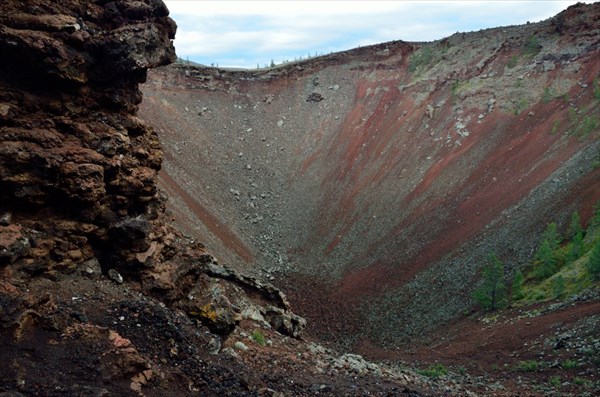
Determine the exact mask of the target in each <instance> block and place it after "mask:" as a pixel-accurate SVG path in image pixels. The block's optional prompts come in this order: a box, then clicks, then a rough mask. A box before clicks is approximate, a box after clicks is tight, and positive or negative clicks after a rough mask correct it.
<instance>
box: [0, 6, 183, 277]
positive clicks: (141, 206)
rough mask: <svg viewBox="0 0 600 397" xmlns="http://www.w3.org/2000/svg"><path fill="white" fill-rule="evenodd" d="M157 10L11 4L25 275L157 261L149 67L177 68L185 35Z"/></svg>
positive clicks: (4, 100)
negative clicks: (145, 95) (146, 101)
mask: <svg viewBox="0 0 600 397" xmlns="http://www.w3.org/2000/svg"><path fill="white" fill-rule="evenodd" d="M151 4H152V3H144V2H111V3H108V2H79V1H64V2H60V3H59V4H56V5H55V4H50V3H47V2H42V1H40V2H35V1H34V2H17V1H14V2H13V1H9V2H3V4H2V9H1V11H2V13H1V17H0V29H1V30H0V50H1V51H2V62H1V63H0V68H1V75H2V78H1V81H0V108H1V112H0V123H1V124H0V128H1V134H0V140H1V146H0V183H1V184H2V190H1V192H0V212H2V214H6V213H8V214H10V215H11V218H12V221H11V222H10V224H11V225H12V226H11V225H9V226H3V227H4V228H12V229H13V230H14V231H15V232H16V229H19V233H21V234H22V237H21V238H17V240H18V241H22V242H25V241H27V242H28V243H22V244H21V245H23V244H25V245H28V247H27V248H28V249H27V252H23V248H24V247H21V248H19V249H20V250H21V252H20V255H19V256H20V258H19V261H18V263H16V264H15V258H14V257H12V258H10V260H9V262H12V263H13V264H14V266H17V267H19V268H20V269H21V270H23V271H25V272H29V273H32V274H35V273H40V272H44V273H52V274H55V273H57V272H62V271H73V270H74V269H76V268H78V267H80V266H81V264H82V263H84V262H85V261H88V260H91V259H93V258H98V259H99V260H100V263H101V265H102V266H103V268H104V270H105V271H107V270H108V268H116V269H118V270H119V271H121V272H124V273H129V274H135V273H137V272H138V271H139V270H138V269H139V268H140V267H143V266H144V265H149V264H151V263H152V258H153V256H155V253H156V252H158V250H157V245H158V241H159V240H160V239H161V237H162V236H163V235H164V231H163V230H160V229H159V228H157V227H155V221H156V219H157V218H158V217H159V214H160V212H161V211H162V205H163V204H162V201H161V199H160V197H159V196H158V194H157V187H156V175H157V172H158V170H159V169H160V166H161V161H162V152H161V149H160V144H159V142H158V137H157V135H156V133H155V132H154V131H153V130H152V129H150V128H149V127H148V126H146V125H145V124H144V123H143V122H142V121H141V120H139V119H138V118H136V117H135V111H136V110H137V105H138V104H139V102H140V101H141V93H140V91H139V89H138V84H139V83H140V82H143V81H144V80H145V77H146V70H147V69H148V68H150V67H155V66H159V65H164V64H167V63H169V62H172V61H173V60H174V59H175V52H174V49H173V46H172V44H171V43H170V40H171V39H173V38H174V35H175V28H176V27H175V23H174V22H173V21H172V20H171V19H169V18H168V17H167V15H168V10H167V9H166V7H165V6H164V5H160V2H156V4H153V6H151ZM15 238H16V237H15ZM5 249H7V250H9V251H14V250H15V249H16V247H12V248H11V247H6V248H5Z"/></svg>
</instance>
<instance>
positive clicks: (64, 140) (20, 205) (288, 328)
mask: <svg viewBox="0 0 600 397" xmlns="http://www.w3.org/2000/svg"><path fill="white" fill-rule="evenodd" d="M175 29H176V25H175V23H174V21H173V20H171V19H170V18H169V17H168V10H167V8H166V7H165V5H164V4H163V3H162V1H160V0H144V1H130V0H117V1H104V0H88V1H79V0H77V1H75V0H65V1H61V2H54V1H50V0H29V1H3V2H2V3H1V4H0V54H2V56H1V59H0V346H2V347H1V348H0V356H1V357H3V360H2V363H0V372H2V373H3V379H2V381H0V394H3V393H1V392H4V391H8V392H10V393H13V392H14V393H16V391H15V390H19V391H21V392H24V393H27V394H34V395H106V394H107V393H109V394H114V395H125V394H126V393H128V392H129V393H131V392H132V391H133V392H138V393H140V394H141V393H142V387H146V386H147V385H148V384H149V383H151V382H154V383H155V384H154V387H155V388H156V389H160V390H162V392H161V393H163V394H162V395H165V394H164V393H167V392H165V390H173V389H182V390H183V389H186V390H187V388H188V387H190V386H189V384H190V383H189V382H188V381H187V380H186V381H182V379H188V380H189V379H192V378H194V379H195V380H194V381H193V382H200V383H201V382H204V383H205V384H206V383H207V382H208V383H210V384H211V385H212V386H211V387H213V388H212V389H210V388H209V389H210V390H212V391H211V392H208V393H209V394H210V395H226V394H227V393H233V394H235V393H238V395H239V393H240V390H241V389H244V390H247V388H244V387H242V386H240V382H238V381H237V378H236V381H235V382H233V383H232V381H231V380H230V379H226V381H223V383H221V380H220V379H221V378H219V377H224V378H227V377H231V374H230V373H228V370H226V369H223V368H221V367H219V368H216V369H212V370H211V369H208V370H207V368H208V367H210V366H208V367H207V365H205V364H204V363H203V362H202V360H200V359H199V358H198V354H203V351H204V350H206V349H204V350H203V349H202V348H194V349H192V348H191V347H190V346H191V345H195V344H202V343H204V342H206V337H204V336H202V337H199V335H214V337H215V338H217V339H216V340H219V341H220V342H219V345H220V343H222V342H224V341H225V340H226V339H227V337H228V336H229V334H230V333H231V332H232V331H233V330H234V329H235V328H236V327H237V326H238V325H239V324H240V322H244V321H245V322H246V323H250V324H256V326H258V327H262V328H264V329H270V330H271V329H272V330H273V331H279V332H280V333H281V334H282V335H289V336H293V337H299V336H300V332H301V331H302V329H303V327H304V325H305V321H304V319H302V318H300V317H298V316H296V315H294V314H293V313H292V312H291V310H290V308H289V304H288V302H287V300H286V299H285V297H284V296H283V294H281V292H279V291H278V290H276V289H275V288H274V287H272V286H270V285H266V284H262V283H259V282H258V281H256V280H254V279H252V278H248V277H245V276H242V275H240V274H238V273H236V272H233V271H231V270H228V269H227V268H225V267H223V266H221V265H219V264H218V263H217V262H216V260H215V259H214V258H213V257H212V256H211V255H209V254H207V253H206V252H205V251H204V249H203V247H202V246H201V245H199V244H196V243H193V241H189V240H186V239H184V238H183V237H182V236H181V235H180V234H179V233H178V232H176V231H174V230H173V229H172V228H171V227H170V226H169V225H168V224H167V223H166V222H165V220H166V217H165V215H164V201H165V200H164V197H163V195H162V193H161V192H160V191H159V189H158V188H157V175H158V171H159V170H160V168H161V163H162V157H163V154H162V150H161V146H160V143H159V141H158V137H157V134H156V133H155V131H154V130H153V129H152V128H151V127H149V126H148V125H146V124H145V123H144V122H143V121H141V120H140V119H138V118H137V117H136V111H137V108H138V104H139V103H140V101H141V98H142V95H141V92H140V90H139V88H138V85H139V84H140V83H141V82H144V81H145V79H146V72H147V70H148V68H152V67H156V66H160V65H164V64H168V63H170V62H172V61H173V60H174V59H175V51H174V48H173V45H172V40H173V38H174V35H175ZM103 275H104V276H103ZM140 292H142V293H141V294H140ZM116 301H120V302H121V305H122V306H121V307H119V308H114V307H111V305H112V303H111V302H116ZM115 310H118V311H120V312H123V313H125V312H127V313H132V315H131V316H129V320H130V323H128V325H127V326H124V325H125V324H126V323H127V320H126V315H119V316H117V317H116V319H117V321H122V323H117V321H114V319H115V318H114V316H113V315H111V314H110V313H113V311H115ZM141 311H143V313H144V316H145V317H144V319H141V318H138V316H139V315H140V312H141ZM175 323H179V325H178V326H176V325H174V324H175ZM165 324H169V327H170V328H168V330H167V331H168V332H167V331H165V328H164V327H165ZM181 324H183V325H181ZM199 330H202V333H200V332H199ZM134 334H135V335H134ZM136 335H137V336H136ZM140 335H144V337H145V338H146V339H145V341H144V342H141V345H140V340H139V337H140ZM183 335H186V336H183ZM150 336H151V337H150ZM128 338H133V339H136V338H137V342H138V346H142V347H141V350H138V349H137V348H136V346H135V344H134V343H132V341H131V340H130V339H128ZM148 338H151V339H148ZM209 339H210V338H209ZM192 340H193V342H192ZM167 346H170V347H168V348H167ZM163 347H164V348H165V349H167V350H166V351H164V349H163ZM152 349H158V350H155V351H154V353H152V354H150V353H149V352H150V350H152ZM169 349H170V350H169ZM184 349H185V352H184ZM30 350H36V351H37V353H36V354H37V355H38V357H42V359H41V361H43V362H45V363H48V362H51V363H52V364H51V365H46V364H45V365H44V366H43V367H39V366H38V365H37V364H36V360H31V358H30V357H29V355H28V354H26V353H24V351H30ZM82 352H84V354H82ZM82 355H83V356H85V358H81V356H82ZM72 357H79V358H78V359H75V360H72ZM165 357H169V359H170V360H172V362H170V363H168V362H167V359H166V358H165ZM159 358H160V359H161V361H160V362H159V361H157V360H159ZM185 360H188V364H182V362H183V361H185ZM181 365H183V367H186V368H187V369H186V370H183V371H182V370H180V369H179V368H181V367H180V366H181ZM91 367H94V368H96V372H95V373H94V374H89V373H86V370H85V368H91ZM159 367H160V368H162V369H159ZM58 368H60V370H59V369H58ZM169 368H170V369H169ZM206 371H208V372H206ZM211 371H212V372H211ZM58 372H61V373H62V374H63V375H61V376H60V377H57V378H54V377H53V376H50V375H49V374H50V373H58ZM157 373H160V374H161V376H162V380H161V381H160V382H159V381H155V379H156V376H155V374H157ZM169 373H171V374H173V373H175V375H173V376H174V378H169V375H168V374H169ZM203 377H206V379H208V380H207V381H204V380H203ZM165 379H166V380H165ZM107 382H109V383H111V385H110V386H107ZM190 382H192V381H190ZM236 382H237V383H236ZM221 388H223V390H229V392H227V393H226V394H223V393H222V392H221V391H220V390H221ZM190 390H191V389H190ZM124 393H125V394H124ZM167 394H170V393H167ZM11 395H13V394H11Z"/></svg>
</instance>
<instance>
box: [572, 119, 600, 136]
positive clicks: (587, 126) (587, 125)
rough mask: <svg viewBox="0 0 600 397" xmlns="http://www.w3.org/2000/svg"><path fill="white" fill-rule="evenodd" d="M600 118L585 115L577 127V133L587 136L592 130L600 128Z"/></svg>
mask: <svg viewBox="0 0 600 397" xmlns="http://www.w3.org/2000/svg"><path fill="white" fill-rule="evenodd" d="M598 127H599V124H598V120H597V119H596V118H594V117H590V116H585V117H584V118H583V120H582V121H581V124H580V125H579V127H578V128H577V135H578V136H579V137H581V138H586V137H587V136H588V135H589V134H590V133H591V132H592V131H596V130H598Z"/></svg>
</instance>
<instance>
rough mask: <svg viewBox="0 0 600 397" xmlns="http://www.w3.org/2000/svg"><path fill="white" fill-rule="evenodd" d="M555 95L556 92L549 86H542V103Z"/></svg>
mask: <svg viewBox="0 0 600 397" xmlns="http://www.w3.org/2000/svg"><path fill="white" fill-rule="evenodd" d="M555 97H556V92H555V91H554V90H553V89H552V88H550V87H546V88H544V93H543V94H542V101H544V103H548V102H550V101H551V100H553V99H554V98H555Z"/></svg>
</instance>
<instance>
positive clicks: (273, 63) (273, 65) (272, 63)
mask: <svg viewBox="0 0 600 397" xmlns="http://www.w3.org/2000/svg"><path fill="white" fill-rule="evenodd" d="M271 67H272V68H274V67H275V62H273V60H272V59H271Z"/></svg>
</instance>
